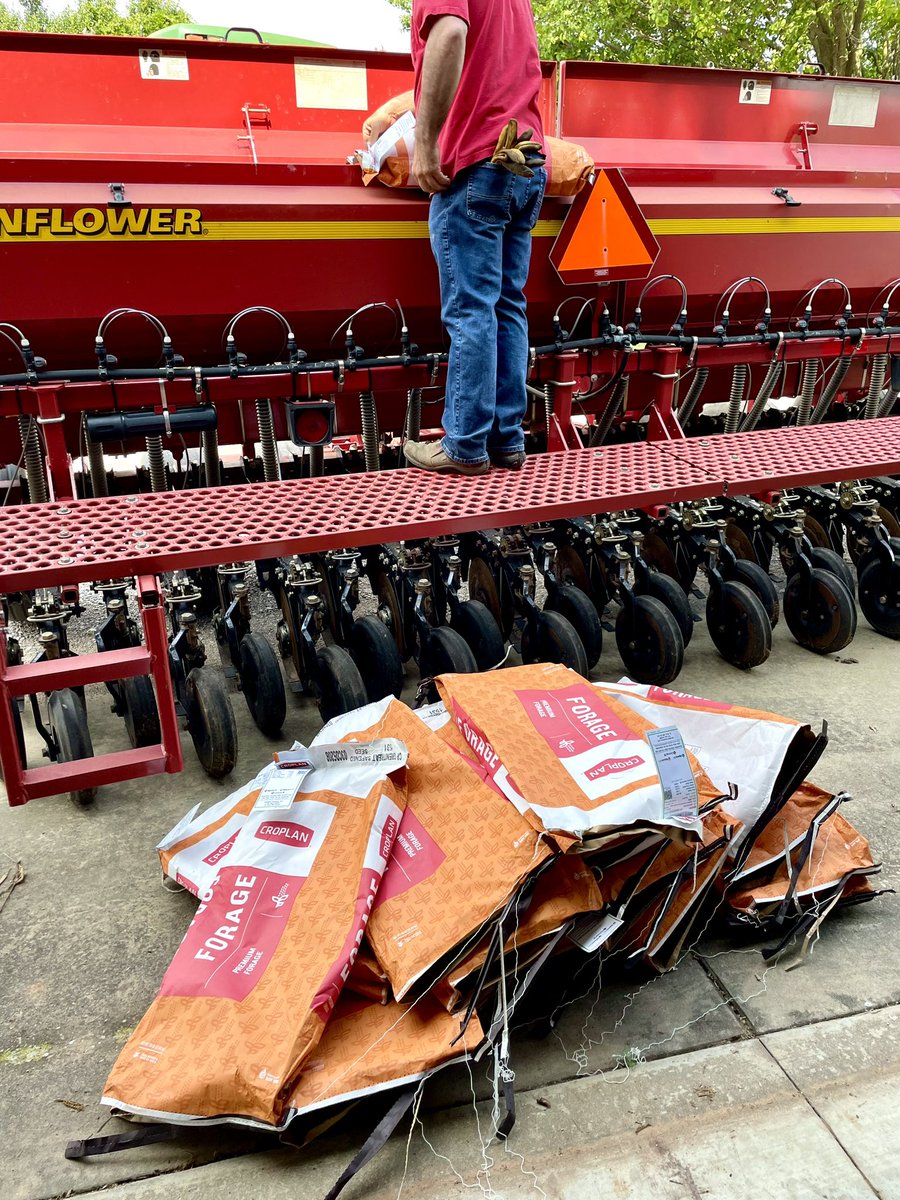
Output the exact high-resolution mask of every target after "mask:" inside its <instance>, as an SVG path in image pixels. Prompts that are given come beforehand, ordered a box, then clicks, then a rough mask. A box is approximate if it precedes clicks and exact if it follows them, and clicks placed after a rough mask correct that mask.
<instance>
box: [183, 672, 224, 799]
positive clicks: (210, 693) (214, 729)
mask: <svg viewBox="0 0 900 1200" xmlns="http://www.w3.org/2000/svg"><path fill="white" fill-rule="evenodd" d="M185 710H186V712H187V721H188V732H189V733H190V735H191V741H192V742H193V743H194V749H195V750H196V752H197V757H198V758H199V760H200V765H201V767H202V768H203V770H204V771H205V772H206V773H207V775H209V776H210V777H211V778H212V779H222V778H223V777H224V776H225V775H230V774H231V772H232V771H233V770H234V764H235V762H236V761H237V724H236V723H235V719H234V709H233V708H232V707H231V697H230V696H229V695H228V689H227V688H226V686H225V680H224V679H223V678H222V676H221V675H220V673H219V672H218V671H216V670H214V669H213V668H212V667H194V669H193V670H192V671H191V672H190V674H189V675H188V677H187V680H186V682H185Z"/></svg>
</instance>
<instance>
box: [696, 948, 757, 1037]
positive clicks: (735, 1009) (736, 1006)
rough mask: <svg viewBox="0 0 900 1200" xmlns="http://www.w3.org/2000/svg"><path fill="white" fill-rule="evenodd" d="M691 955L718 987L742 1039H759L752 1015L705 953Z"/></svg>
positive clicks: (710, 980)
mask: <svg viewBox="0 0 900 1200" xmlns="http://www.w3.org/2000/svg"><path fill="white" fill-rule="evenodd" d="M691 957H692V958H693V959H694V961H695V962H696V963H698V964H699V966H700V969H701V971H703V973H704V974H705V975H706V977H707V979H708V980H709V982H710V983H711V984H712V985H713V987H714V988H715V989H716V991H717V992H718V993H719V995H720V996H721V997H722V999H723V1000H724V1001H725V1004H726V1005H727V1007H728V1009H729V1011H730V1012H731V1014H732V1016H733V1017H734V1019H735V1020H736V1021H737V1023H738V1025H740V1027H741V1040H742V1041H752V1040H754V1039H758V1038H759V1036H760V1034H759V1030H758V1029H757V1028H756V1026H755V1025H754V1024H753V1022H752V1021H751V1020H750V1017H749V1016H748V1014H747V1012H746V1011H745V1010H744V1008H743V1007H742V1005H741V1003H740V1001H739V1000H738V998H737V997H736V996H733V995H732V994H731V992H730V991H729V990H728V988H727V987H726V986H725V984H724V982H723V981H722V979H720V978H719V976H718V975H717V974H716V972H715V971H714V970H713V968H712V967H711V966H710V965H709V963H708V962H707V960H706V959H705V958H704V957H703V955H701V954H693V953H692V955H691Z"/></svg>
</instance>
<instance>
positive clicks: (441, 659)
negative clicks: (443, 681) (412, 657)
mask: <svg viewBox="0 0 900 1200" xmlns="http://www.w3.org/2000/svg"><path fill="white" fill-rule="evenodd" d="M477 670H478V663H477V662H476V661H475V655H474V654H473V653H472V651H471V650H470V649H469V647H468V645H467V644H466V642H465V641H464V639H463V638H462V637H461V636H460V634H458V633H457V632H456V630H455V629H450V627H449V626H447V625H440V626H438V628H437V629H432V631H431V633H430V634H429V637H428V641H427V643H426V644H425V645H424V646H423V647H422V653H421V656H420V659H419V671H420V672H421V675H422V678H423V679H427V678H428V677H429V676H431V677H433V676H435V675H453V674H456V675H474V674H475V673H476V672H477Z"/></svg>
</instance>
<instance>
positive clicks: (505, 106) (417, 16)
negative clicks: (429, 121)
mask: <svg viewBox="0 0 900 1200" xmlns="http://www.w3.org/2000/svg"><path fill="white" fill-rule="evenodd" d="M444 16H451V17H460V18H461V19H462V20H463V21H465V22H466V24H467V25H468V27H469V32H468V35H467V37H466V57H465V62H464V63H463V69H462V75H461V77H460V81H459V88H458V89H457V92H456V95H455V96H454V98H453V103H452V104H451V106H450V112H449V114H448V116H447V120H446V122H445V124H444V128H443V129H442V130H441V134H440V137H439V138H438V144H439V146H440V150H441V165H442V167H443V170H444V172H445V173H446V174H447V175H449V176H450V177H451V178H452V177H453V176H454V175H456V174H457V172H459V171H462V170H464V169H465V168H466V167H470V166H472V164H473V163H477V162H483V161H484V160H485V159H486V158H490V157H491V155H492V154H493V152H494V147H495V146H496V144H497V138H498V137H499V136H500V133H501V131H502V129H503V126H504V125H505V124H506V123H507V121H509V120H511V119H512V118H513V117H515V119H516V120H517V121H518V122H519V133H520V134H522V133H526V132H527V131H528V130H529V129H533V130H534V137H535V140H537V141H539V142H540V141H543V137H544V132H543V127H542V124H541V113H540V109H539V107H538V100H539V96H540V90H541V60H540V55H539V54H538V46H537V34H536V33H535V29H534V14H533V13H532V11H531V0H413V7H412V25H411V42H412V57H413V66H414V67H415V72H416V105H418V103H419V94H420V92H421V90H422V56H423V55H424V53H425V40H426V38H427V37H428V31H429V29H430V27H431V25H432V24H433V23H434V21H435V19H436V18H437V17H444Z"/></svg>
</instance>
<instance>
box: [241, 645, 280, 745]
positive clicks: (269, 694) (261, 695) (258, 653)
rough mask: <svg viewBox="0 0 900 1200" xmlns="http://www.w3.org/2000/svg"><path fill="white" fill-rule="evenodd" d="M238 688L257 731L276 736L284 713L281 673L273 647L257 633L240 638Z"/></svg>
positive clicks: (268, 735)
mask: <svg viewBox="0 0 900 1200" xmlns="http://www.w3.org/2000/svg"><path fill="white" fill-rule="evenodd" d="M240 654H241V666H240V676H241V690H242V691H243V693H244V699H245V700H246V701H247V707H248V708H249V709H250V716H251V717H252V718H253V720H254V721H255V722H256V727H257V729H259V731H260V733H264V734H265V735H266V737H277V736H278V734H279V733H280V732H281V729H282V726H283V725H284V719H285V717H286V716H287V696H286V694H285V690H284V676H283V675H282V674H281V667H280V666H279V665H278V659H277V658H276V657H275V651H274V650H273V649H272V647H271V646H270V645H269V643H268V642H267V641H266V639H265V638H264V637H263V636H262V634H261V633H245V634H244V636H243V637H242V638H241V645H240Z"/></svg>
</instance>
